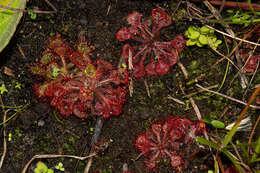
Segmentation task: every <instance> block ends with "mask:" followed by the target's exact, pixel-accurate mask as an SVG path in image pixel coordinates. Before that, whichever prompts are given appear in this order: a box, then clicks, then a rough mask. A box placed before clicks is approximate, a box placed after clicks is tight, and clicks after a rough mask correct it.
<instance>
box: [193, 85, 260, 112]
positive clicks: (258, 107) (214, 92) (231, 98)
mask: <svg viewBox="0 0 260 173" xmlns="http://www.w3.org/2000/svg"><path fill="white" fill-rule="evenodd" d="M196 86H197V87H199V88H200V89H202V90H204V91H207V92H210V93H213V94H216V95H219V96H222V97H225V98H227V99H229V100H232V101H234V102H237V103H240V104H242V105H247V103H245V102H243V101H241V100H238V99H235V98H233V97H230V96H227V95H225V94H221V93H218V92H216V91H212V90H209V89H206V88H204V87H202V86H201V85H199V84H196ZM249 107H251V108H254V109H260V106H256V105H249Z"/></svg>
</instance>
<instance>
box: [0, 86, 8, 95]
mask: <svg viewBox="0 0 260 173" xmlns="http://www.w3.org/2000/svg"><path fill="white" fill-rule="evenodd" d="M5 92H8V90H7V89H6V87H5V84H4V83H3V84H2V85H1V86H0V94H1V95H3V94H4V93H5Z"/></svg>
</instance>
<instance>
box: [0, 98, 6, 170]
mask: <svg viewBox="0 0 260 173" xmlns="http://www.w3.org/2000/svg"><path fill="white" fill-rule="evenodd" d="M0 103H1V104H2V105H3V100H2V97H1V96H0ZM3 110H4V108H3ZM6 112H7V111H5V110H4V117H3V122H5V121H6ZM5 126H6V124H4V125H3V129H4V130H3V137H4V142H3V154H2V156H1V160H0V169H1V168H2V165H3V162H4V159H5V155H6V151H7V144H6V131H5Z"/></svg>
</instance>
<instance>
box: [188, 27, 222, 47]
mask: <svg viewBox="0 0 260 173" xmlns="http://www.w3.org/2000/svg"><path fill="white" fill-rule="evenodd" d="M185 36H186V37H188V38H189V40H188V41H187V42H186V45H187V46H194V45H197V46H198V47H203V46H205V45H208V46H210V47H211V48H213V49H217V47H218V45H220V44H221V43H222V41H221V40H218V39H217V37H216V35H215V34H214V30H213V29H210V28H208V27H206V26H202V27H201V28H199V27H195V26H190V27H189V28H188V30H187V31H186V32H185Z"/></svg>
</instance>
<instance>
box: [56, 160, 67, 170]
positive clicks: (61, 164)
mask: <svg viewBox="0 0 260 173" xmlns="http://www.w3.org/2000/svg"><path fill="white" fill-rule="evenodd" d="M55 169H57V170H60V171H62V172H63V171H65V168H64V167H63V163H61V162H59V163H58V165H56V166H55Z"/></svg>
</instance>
